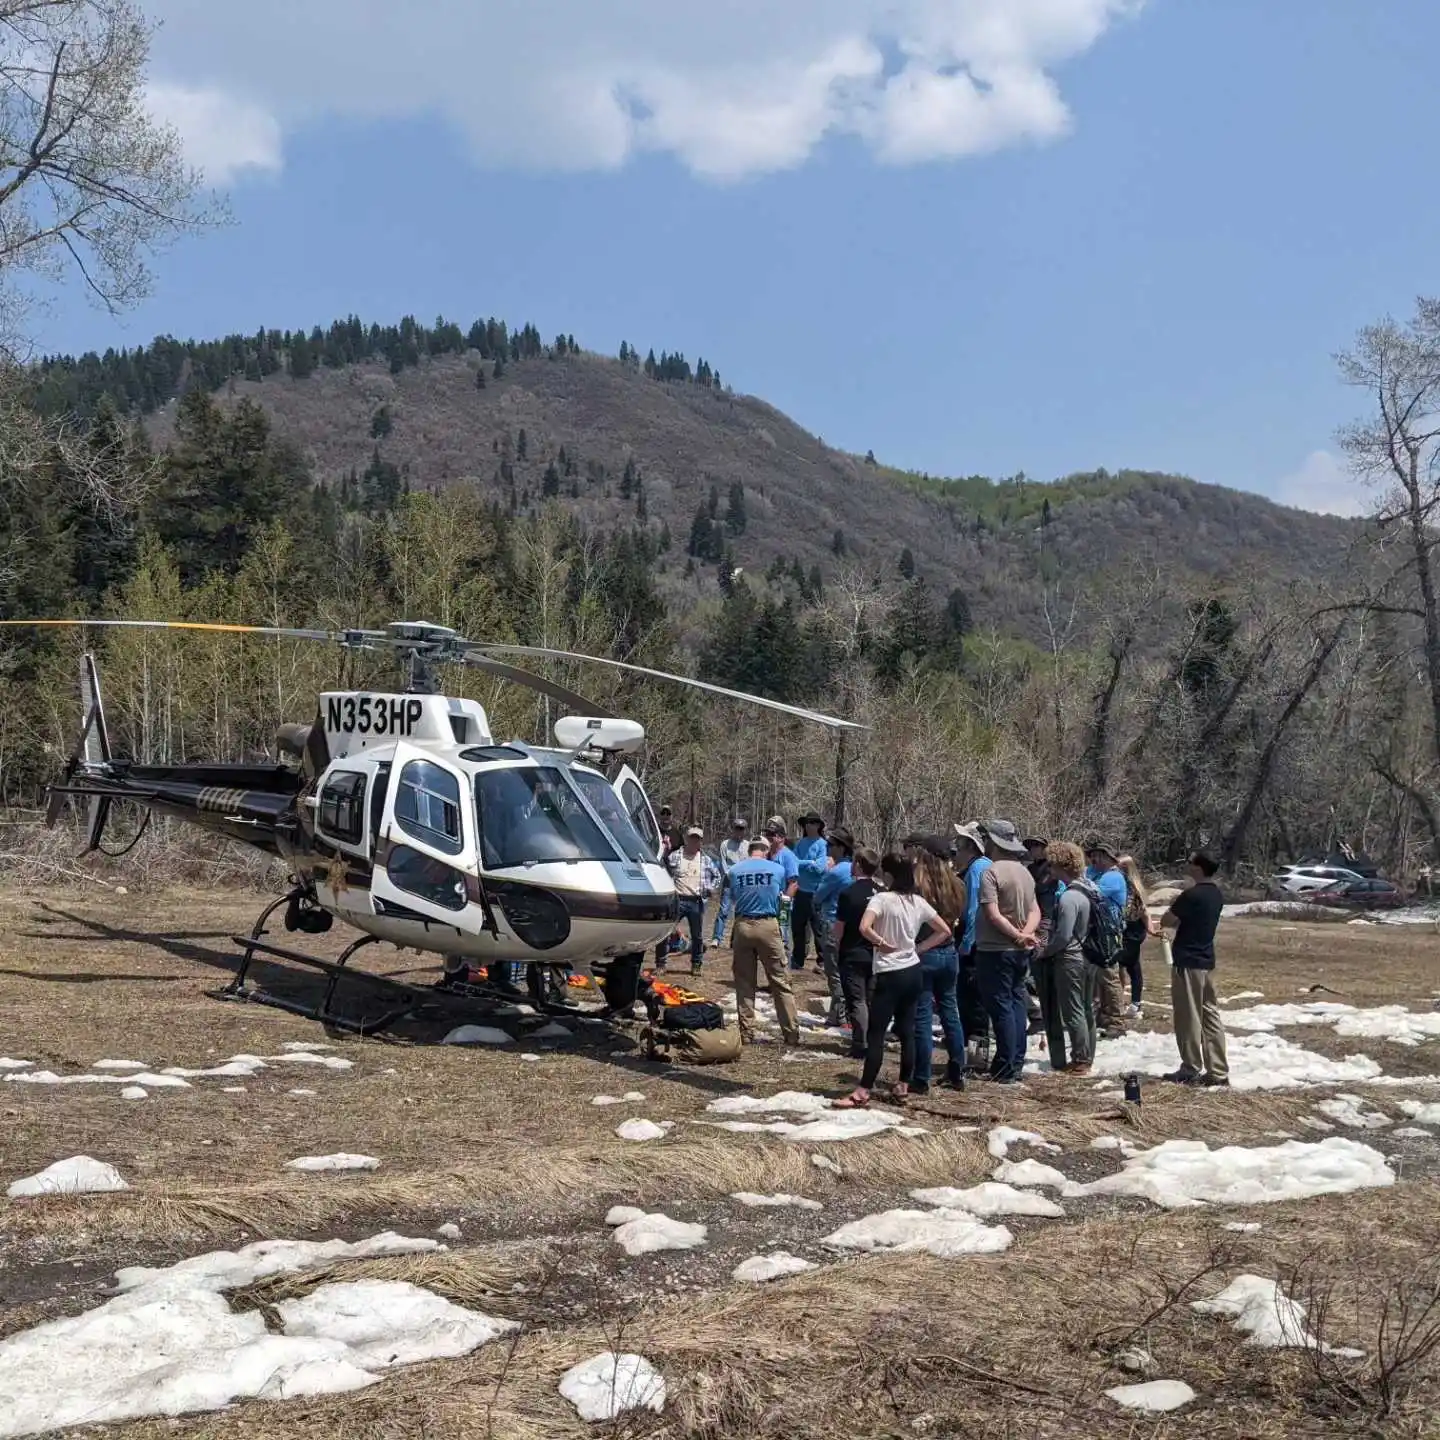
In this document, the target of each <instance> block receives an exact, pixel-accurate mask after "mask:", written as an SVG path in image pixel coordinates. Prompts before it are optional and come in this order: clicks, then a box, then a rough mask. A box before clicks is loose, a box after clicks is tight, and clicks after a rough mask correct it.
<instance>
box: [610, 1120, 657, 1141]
mask: <svg viewBox="0 0 1440 1440" xmlns="http://www.w3.org/2000/svg"><path fill="white" fill-rule="evenodd" d="M615 1133H616V1134H617V1135H618V1136H619V1137H620V1138H621V1139H622V1140H663V1139H664V1138H665V1131H664V1129H662V1128H661V1127H660V1126H659V1125H657V1124H656V1123H655V1122H654V1121H653V1120H626V1121H625V1122H624V1124H621V1125H617V1126H616V1127H615Z"/></svg>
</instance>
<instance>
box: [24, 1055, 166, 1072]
mask: <svg viewBox="0 0 1440 1440" xmlns="http://www.w3.org/2000/svg"><path fill="white" fill-rule="evenodd" d="M34 1063H35V1062H34V1061H33V1060H12V1059H11V1058H10V1057H9V1056H8V1055H0V1070H28V1069H29V1068H30V1067H31V1066H32V1065H33V1064H34ZM141 1069H144V1066H141Z"/></svg>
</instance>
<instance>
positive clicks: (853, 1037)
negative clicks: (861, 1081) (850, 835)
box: [832, 849, 880, 1060]
mask: <svg viewBox="0 0 1440 1440" xmlns="http://www.w3.org/2000/svg"><path fill="white" fill-rule="evenodd" d="M851 866H852V873H853V875H854V879H853V880H852V881H851V883H850V885H849V886H848V887H847V888H846V889H844V890H842V891H841V892H840V898H839V900H838V901H836V903H835V938H834V941H833V942H832V943H833V944H834V946H835V949H836V952H837V954H838V955H839V957H840V984H841V987H842V988H843V990H844V992H845V1009H846V1010H847V1011H848V1012H849V1016H850V1058H851V1059H852V1060H863V1059H864V1058H865V1056H866V1055H867V1054H868V1053H869V1052H868V1051H867V1050H866V1048H865V1047H866V1044H867V1039H868V1036H869V1033H870V980H871V970H870V967H871V963H872V962H873V960H874V958H875V954H874V951H873V950H872V949H871V946H870V942H869V941H868V940H867V939H866V938H865V937H864V936H863V935H862V934H861V933H860V922H861V920H863V919H864V918H865V911H866V910H867V909H868V908H869V905H870V901H871V899H872V897H873V896H874V894H875V892H876V890H877V889H879V886H878V885H877V884H876V877H877V876H878V875H879V873H880V857H879V856H878V855H877V854H876V853H875V852H874V851H873V850H865V849H861V850H857V851H856V852H855V856H854V859H853V860H852V861H851Z"/></svg>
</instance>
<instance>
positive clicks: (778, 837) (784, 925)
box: [763, 815, 800, 955]
mask: <svg viewBox="0 0 1440 1440" xmlns="http://www.w3.org/2000/svg"><path fill="white" fill-rule="evenodd" d="M763 833H764V836H765V838H766V840H768V841H769V842H770V859H772V860H773V861H774V862H775V863H776V864H777V865H778V866H780V868H781V869H782V870H784V872H785V884H786V886H787V889H786V891H785V899H784V901H783V902H782V904H781V906H780V934H781V937H782V938H783V939H784V941H785V953H786V954H787V955H788V954H789V953H790V911H791V908H792V906H793V905H794V900H793V899H792V898H791V897H793V896H794V894H795V889H796V888H798V885H797V886H793V887H792V886H791V882H792V881H795V882H798V881H799V879H800V862H799V860H797V859H796V858H795V852H794V851H793V850H792V849H791V848H790V847H789V845H787V844H786V843H785V819H784V817H783V816H781V815H772V816H771V817H770V818H769V819H768V820H767V821H766V822H765V829H764V832H763Z"/></svg>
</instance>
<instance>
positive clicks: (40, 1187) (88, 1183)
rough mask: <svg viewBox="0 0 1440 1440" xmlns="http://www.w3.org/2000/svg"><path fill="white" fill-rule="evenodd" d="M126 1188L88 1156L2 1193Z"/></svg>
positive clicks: (67, 1192)
mask: <svg viewBox="0 0 1440 1440" xmlns="http://www.w3.org/2000/svg"><path fill="white" fill-rule="evenodd" d="M129 1188H130V1187H129V1186H128V1185H127V1184H126V1183H125V1181H124V1180H122V1179H121V1178H120V1172H119V1171H118V1170H117V1169H116V1168H115V1167H114V1166H113V1165H106V1164H105V1163H104V1162H103V1161H101V1160H92V1159H91V1158H90V1157H89V1156H88V1155H74V1156H72V1157H71V1158H70V1159H69V1160H57V1161H56V1162H55V1163H54V1164H53V1165H47V1166H46V1167H45V1168H44V1169H43V1170H41V1171H40V1172H39V1173H38V1174H36V1175H27V1176H26V1177H25V1178H24V1179H23V1180H16V1181H15V1182H14V1183H13V1184H12V1185H11V1186H10V1187H9V1188H8V1189H7V1190H6V1191H5V1193H6V1194H7V1195H8V1196H9V1197H10V1198H11V1199H12V1200H18V1199H20V1198H21V1197H22V1196H26V1195H103V1194H109V1193H111V1192H113V1191H117V1190H128V1189H129ZM0 1394H3V1391H0Z"/></svg>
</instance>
